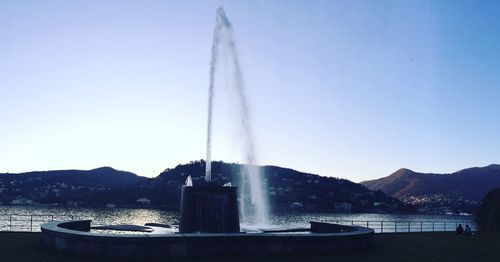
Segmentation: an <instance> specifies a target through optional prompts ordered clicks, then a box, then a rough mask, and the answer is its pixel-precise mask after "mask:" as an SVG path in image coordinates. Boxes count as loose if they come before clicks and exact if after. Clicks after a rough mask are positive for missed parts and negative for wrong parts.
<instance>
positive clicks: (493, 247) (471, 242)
mask: <svg viewBox="0 0 500 262" xmlns="http://www.w3.org/2000/svg"><path fill="white" fill-rule="evenodd" d="M0 261H2V262H3V261H15V262H23V261H74V262H80V261H124V260H123V259H110V258H102V257H101V258H96V257H81V256H74V255H70V254H64V253H60V252H57V251H55V250H51V249H48V248H46V247H45V246H43V245H42V243H41V241H40V233H7V232H2V233H0ZM141 261H144V260H141ZM160 261H161V260H160ZM163 261H206V262H210V261H228V262H229V261H268V262H279V261H297V262H299V261H301V262H304V261H305V262H314V261H335V262H338V261H353V262H356V261H363V262H368V261H370V262H371V261H398V262H400V261H401V262H407V261H425V262H427V261H453V262H459V261H495V262H497V261H500V237H499V236H495V235H474V236H469V237H466V236H460V237H458V236H456V235H455V234H454V233H398V234H377V235H375V236H374V239H373V245H372V246H371V247H369V248H367V249H365V250H362V251H359V252H356V253H354V254H339V255H329V256H315V257H310V256H307V257H306V256H298V257H297V256H296V257H253V258H252V257H243V258H234V257H232V258H217V259H198V260H194V259H171V258H165V259H164V260H163Z"/></svg>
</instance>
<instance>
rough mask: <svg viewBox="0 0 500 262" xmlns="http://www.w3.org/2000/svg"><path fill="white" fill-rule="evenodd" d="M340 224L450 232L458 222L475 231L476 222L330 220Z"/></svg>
mask: <svg viewBox="0 0 500 262" xmlns="http://www.w3.org/2000/svg"><path fill="white" fill-rule="evenodd" d="M330 222H335V223H337V224H342V225H354V226H363V227H369V228H371V229H373V230H375V233H411V232H450V231H455V230H456V228H457V227H458V225H459V224H461V225H462V227H465V225H469V227H470V228H471V230H472V231H476V224H474V222H472V221H420V220H418V221H417V220H415V221H360V220H336V221H330Z"/></svg>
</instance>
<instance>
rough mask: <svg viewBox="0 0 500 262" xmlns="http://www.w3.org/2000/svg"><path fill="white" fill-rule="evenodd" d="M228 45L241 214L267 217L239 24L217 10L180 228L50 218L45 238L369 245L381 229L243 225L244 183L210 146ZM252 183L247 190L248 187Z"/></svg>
mask: <svg viewBox="0 0 500 262" xmlns="http://www.w3.org/2000/svg"><path fill="white" fill-rule="evenodd" d="M220 50H225V51H226V52H227V53H229V55H230V57H231V66H232V67H233V69H234V85H233V86H234V88H235V89H236V93H237V94H238V98H239V105H240V112H241V123H242V129H243V132H244V140H245V141H244V142H245V148H244V152H245V157H246V161H247V163H248V165H245V169H244V170H242V172H241V173H242V179H241V183H242V185H244V187H245V188H248V189H249V190H248V191H247V190H241V191H242V193H240V194H242V195H241V197H240V198H241V204H242V206H243V207H244V208H242V212H241V213H242V214H243V215H244V216H246V215H247V214H248V213H249V211H251V213H252V214H251V217H252V218H254V220H253V221H252V222H253V223H255V224H263V223H266V221H267V210H268V208H267V197H266V194H265V191H264V190H263V182H262V181H261V178H262V177H261V174H260V173H259V169H258V167H257V166H256V164H257V162H256V157H255V145H254V140H253V135H252V132H251V131H252V130H251V125H250V121H249V117H248V116H249V110H248V102H247V99H246V96H245V90H244V85H243V84H244V83H243V77H242V73H241V68H240V64H239V61H238V56H237V52H236V46H235V43H234V40H233V32H232V26H231V23H230V22H229V20H228V19H227V17H226V15H225V13H224V10H223V9H222V8H219V9H218V10H217V18H216V26H215V32H214V40H213V45H212V60H211V63H210V84H209V99H208V101H209V103H208V123H207V161H206V173H205V181H204V182H202V183H198V184H194V183H193V181H192V180H191V179H190V177H188V178H187V179H186V184H185V186H184V187H183V189H182V196H181V220H180V225H179V229H178V230H177V229H176V228H175V227H172V226H171V225H166V224H153V223H148V224H145V225H144V226H138V225H109V226H98V227H96V226H92V225H91V222H92V221H91V220H79V221H64V222H51V223H46V224H43V225H42V226H41V230H42V239H43V241H44V242H45V243H46V244H47V245H48V246H50V247H53V248H56V249H57V250H60V251H65V252H70V253H77V254H85V255H108V256H121V257H137V258H159V257H166V256H167V257H168V256H171V257H183V256H205V257H206V256H221V255H223V256H235V255H236V256H243V255H296V254H300V255H304V254H315V255H316V254H327V253H335V252H338V251H345V250H358V249H360V248H364V247H366V246H367V245H368V244H369V242H370V240H371V238H372V235H373V233H374V231H373V230H372V229H369V228H365V227H359V226H343V225H337V224H331V223H325V222H311V226H310V228H289V227H287V226H286V225H280V228H277V229H276V228H275V229H267V230H252V231H245V230H243V231H242V230H241V229H240V221H239V212H238V200H237V188H236V187H233V186H231V185H219V184H216V183H214V182H213V181H212V178H211V146H212V144H211V143H212V141H211V138H212V117H213V111H212V110H213V98H214V91H215V86H214V83H215V73H216V71H217V68H218V66H219V63H218V59H217V58H218V53H219V52H220ZM247 186H248V187H247Z"/></svg>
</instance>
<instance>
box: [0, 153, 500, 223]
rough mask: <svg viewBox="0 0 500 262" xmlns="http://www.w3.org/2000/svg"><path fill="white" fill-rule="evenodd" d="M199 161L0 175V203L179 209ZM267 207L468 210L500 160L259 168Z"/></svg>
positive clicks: (227, 175) (497, 175) (499, 171)
mask: <svg viewBox="0 0 500 262" xmlns="http://www.w3.org/2000/svg"><path fill="white" fill-rule="evenodd" d="M212 166H213V179H214V180H215V181H216V182H217V183H221V184H224V183H228V182H231V183H233V184H235V185H237V184H238V182H239V174H240V170H241V165H240V164H231V163H224V162H213V163H212ZM204 168H205V162H204V161H203V160H199V161H193V162H190V163H188V164H182V165H178V166H176V167H174V168H169V169H166V170H165V171H164V172H162V173H161V174H159V175H158V176H157V177H155V178H145V177H140V176H137V175H135V174H133V173H131V172H126V171H118V170H115V169H113V168H110V167H103V168H97V169H93V170H88V171H83V170H58V171H36V172H28V173H20V174H8V173H2V174H0V193H1V194H0V202H1V203H2V204H3V205H48V206H70V207H71V206H72V207H135V208H145V207H147V208H167V209H168V210H178V208H179V201H180V194H181V188H182V185H184V183H185V180H186V178H187V177H188V176H191V177H192V180H193V183H194V184H196V183H198V181H201V180H202V179H203V178H202V177H203V175H204ZM260 169H261V171H262V172H263V173H264V174H265V178H266V179H265V180H266V181H265V182H266V183H267V187H268V194H269V199H270V202H271V204H272V206H273V209H274V211H280V210H290V209H291V210H295V211H298V212H337V213H350V212H365V213H366V212H376V213H377V212H378V213H387V212H396V213H401V212H410V213H416V212H420V213H427V214H460V213H473V212H474V210H475V208H476V207H477V205H478V204H479V201H480V200H481V199H482V197H483V196H484V194H486V192H488V191H489V190H490V189H491V188H494V187H498V186H500V166H498V165H490V166H487V167H483V168H468V169H464V170H461V171H459V172H456V173H453V174H422V173H417V172H414V171H411V170H408V169H400V170H398V171H396V172H395V173H393V174H391V175H389V176H387V177H384V178H380V179H377V180H372V181H365V182H362V183H360V184H357V183H354V182H351V181H349V180H346V179H341V178H332V177H324V176H319V175H315V174H309V173H304V172H300V171H296V170H293V169H288V168H283V167H277V166H262V167H260Z"/></svg>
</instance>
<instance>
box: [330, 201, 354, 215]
mask: <svg viewBox="0 0 500 262" xmlns="http://www.w3.org/2000/svg"><path fill="white" fill-rule="evenodd" d="M334 208H335V212H338V213H351V210H352V205H351V204H350V203H345V202H342V203H335V204H334Z"/></svg>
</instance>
